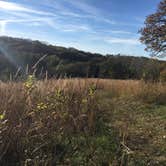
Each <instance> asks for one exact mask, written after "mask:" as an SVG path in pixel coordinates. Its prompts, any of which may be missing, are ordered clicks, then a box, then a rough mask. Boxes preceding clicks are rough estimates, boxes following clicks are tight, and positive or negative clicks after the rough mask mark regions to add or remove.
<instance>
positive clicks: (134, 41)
mask: <svg viewBox="0 0 166 166" xmlns="http://www.w3.org/2000/svg"><path fill="white" fill-rule="evenodd" d="M105 41H106V42H108V43H112V44H129V45H140V42H139V40H138V39H133V38H131V39H130V38H109V39H106V40H105Z"/></svg>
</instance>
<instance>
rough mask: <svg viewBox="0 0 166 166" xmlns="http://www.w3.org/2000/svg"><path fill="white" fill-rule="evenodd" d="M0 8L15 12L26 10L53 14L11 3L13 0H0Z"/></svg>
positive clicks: (27, 11) (41, 13)
mask: <svg viewBox="0 0 166 166" xmlns="http://www.w3.org/2000/svg"><path fill="white" fill-rule="evenodd" d="M0 9H3V10H5V11H6V10H7V11H17V12H26V13H33V14H39V15H54V14H53V13H50V12H43V11H38V10H33V9H30V8H27V7H24V6H22V5H20V4H17V3H13V2H6V1H0Z"/></svg>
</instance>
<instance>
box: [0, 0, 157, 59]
mask: <svg viewBox="0 0 166 166" xmlns="http://www.w3.org/2000/svg"><path fill="white" fill-rule="evenodd" d="M159 2H160V0H36V1H35V0H10V1H8V0H6V1H2V0H0V35H7V36H14V37H23V38H31V39H37V40H41V41H46V42H49V43H51V44H55V45H60V46H65V47H75V48H78V49H81V50H85V51H91V52H97V53H102V54H111V53H112V54H118V53H122V54H126V55H134V56H148V55H149V53H147V52H145V51H144V48H145V46H144V45H142V44H141V43H140V42H139V34H138V30H139V29H140V28H141V27H143V23H144V20H145V17H146V16H147V15H149V14H151V13H153V12H155V10H156V8H157V4H158V3H159Z"/></svg>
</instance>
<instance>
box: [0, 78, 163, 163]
mask: <svg viewBox="0 0 166 166" xmlns="http://www.w3.org/2000/svg"><path fill="white" fill-rule="evenodd" d="M101 93H104V94H103V95H102V97H103V96H104V95H105V97H107V96H109V100H111V98H117V99H118V98H119V97H129V98H133V99H134V100H140V101H143V102H145V103H155V104H165V99H166V86H165V85H164V84H160V83H158V84H145V83H144V82H142V81H134V80H127V81H124V80H105V79H59V80H48V81H36V80H35V78H34V77H33V76H30V77H29V78H28V79H27V81H26V82H25V83H21V82H20V83H14V82H9V83H2V82H1V83H0V165H12V164H13V165H58V164H59V165H103V164H105V165H109V164H114V165H117V164H118V163H120V162H121V159H120V158H118V157H119V156H120V155H121V152H120V151H121V150H120V145H119V141H118V136H117V135H116V133H114V132H113V131H112V128H110V117H109V116H110V113H109V112H108V111H106V109H105V108H104V107H101V105H100V102H99V100H101V98H100V97H101V96H100V94H101ZM110 96H111V97H110ZM116 136H117V137H116Z"/></svg>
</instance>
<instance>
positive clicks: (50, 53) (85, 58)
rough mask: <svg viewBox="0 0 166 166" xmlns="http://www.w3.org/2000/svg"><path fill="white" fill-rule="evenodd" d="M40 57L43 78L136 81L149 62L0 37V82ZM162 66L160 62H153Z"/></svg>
mask: <svg viewBox="0 0 166 166" xmlns="http://www.w3.org/2000/svg"><path fill="white" fill-rule="evenodd" d="M44 55H47V57H46V58H44V60H42V61H41V62H40V63H39V65H38V66H37V71H36V74H37V76H38V77H40V78H42V77H44V74H45V73H46V71H48V75H49V77H53V76H54V77H59V76H61V77H63V76H70V77H101V78H115V79H140V78H141V77H142V74H143V72H144V70H145V68H146V66H147V63H149V61H150V60H149V59H148V58H144V57H129V56H122V55H116V56H114V55H107V56H103V55H101V54H92V53H89V52H84V51H80V50H77V49H74V48H65V47H59V46H53V45H49V44H47V43H43V42H40V41H32V40H28V39H19V38H12V37H5V36H4V37H0V79H1V80H7V79H9V75H11V74H12V75H15V73H16V71H17V70H18V68H20V69H21V70H20V73H22V74H25V70H26V68H27V65H28V66H29V72H30V69H31V68H32V66H33V65H34V64H35V63H36V62H37V61H38V60H39V59H40V58H41V57H42V56H44ZM157 63H162V62H157Z"/></svg>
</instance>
